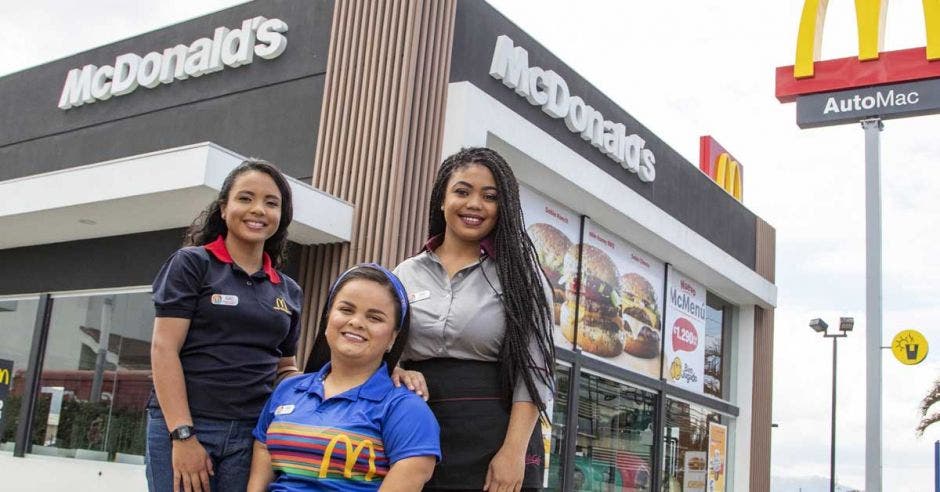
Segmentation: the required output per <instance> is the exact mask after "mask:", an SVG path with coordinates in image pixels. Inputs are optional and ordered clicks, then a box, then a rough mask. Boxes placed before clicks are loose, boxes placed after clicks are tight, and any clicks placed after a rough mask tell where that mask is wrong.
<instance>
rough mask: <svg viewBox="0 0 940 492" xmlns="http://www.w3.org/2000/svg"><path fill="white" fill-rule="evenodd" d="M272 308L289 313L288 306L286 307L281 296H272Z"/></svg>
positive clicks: (285, 302)
mask: <svg viewBox="0 0 940 492" xmlns="http://www.w3.org/2000/svg"><path fill="white" fill-rule="evenodd" d="M274 310H275V311H280V312H282V313H286V314H290V308H288V307H287V301H285V300H284V298H283V297H276V298H274Z"/></svg>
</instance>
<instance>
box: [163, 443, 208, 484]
mask: <svg viewBox="0 0 940 492" xmlns="http://www.w3.org/2000/svg"><path fill="white" fill-rule="evenodd" d="M209 475H215V472H214V471H213V470H212V458H209V454H208V453H206V449H205V448H203V447H202V444H201V443H200V442H199V441H198V440H197V439H196V438H195V437H190V438H189V439H185V440H182V441H177V440H174V441H173V492H180V491H185V492H203V491H204V492H209ZM180 482H182V484H183V485H182V487H180Z"/></svg>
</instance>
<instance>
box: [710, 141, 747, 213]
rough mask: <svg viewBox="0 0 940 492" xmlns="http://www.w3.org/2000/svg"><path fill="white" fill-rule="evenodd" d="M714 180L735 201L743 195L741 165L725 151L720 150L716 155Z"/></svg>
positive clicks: (739, 199)
mask: <svg viewBox="0 0 940 492" xmlns="http://www.w3.org/2000/svg"><path fill="white" fill-rule="evenodd" d="M715 182H716V183H718V186H720V187H721V188H722V189H723V190H725V191H727V192H728V193H729V194H730V195H731V196H733V197H734V198H735V199H736V200H737V201H739V202H740V201H741V199H742V197H743V195H744V186H743V182H742V179H741V165H740V164H738V161H736V160H734V159H732V158H731V154H729V153H727V152H722V153H721V155H719V156H718V162H717V163H716V165H715Z"/></svg>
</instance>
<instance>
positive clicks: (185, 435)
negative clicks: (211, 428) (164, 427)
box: [170, 425, 193, 441]
mask: <svg viewBox="0 0 940 492" xmlns="http://www.w3.org/2000/svg"><path fill="white" fill-rule="evenodd" d="M192 435H193V428H192V427H190V426H188V425H181V426H179V427H177V428H176V429H173V432H171V433H170V437H172V438H173V439H177V440H180V441H182V440H184V439H189V438H190V437H191V436H192Z"/></svg>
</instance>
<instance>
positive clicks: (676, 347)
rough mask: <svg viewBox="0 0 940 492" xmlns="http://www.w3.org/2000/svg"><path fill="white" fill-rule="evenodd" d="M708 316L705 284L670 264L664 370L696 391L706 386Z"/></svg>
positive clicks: (670, 376) (668, 378) (674, 382)
mask: <svg viewBox="0 0 940 492" xmlns="http://www.w3.org/2000/svg"><path fill="white" fill-rule="evenodd" d="M705 316H706V309H705V287H703V286H702V285H701V284H699V283H698V282H695V281H694V280H692V279H690V278H688V277H686V276H685V275H683V274H682V273H680V272H679V271H678V270H676V269H674V268H672V267H669V272H668V281H667V283H666V325H665V326H666V329H665V332H666V333H665V335H666V343H665V346H666V349H665V359H664V360H663V373H664V374H665V376H666V379H667V380H668V381H669V382H670V383H672V384H674V385H676V386H680V387H682V388H685V389H687V390H691V391H695V392H697V393H702V392H703V391H704V388H705Z"/></svg>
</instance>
